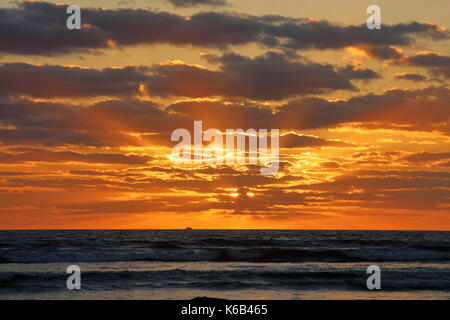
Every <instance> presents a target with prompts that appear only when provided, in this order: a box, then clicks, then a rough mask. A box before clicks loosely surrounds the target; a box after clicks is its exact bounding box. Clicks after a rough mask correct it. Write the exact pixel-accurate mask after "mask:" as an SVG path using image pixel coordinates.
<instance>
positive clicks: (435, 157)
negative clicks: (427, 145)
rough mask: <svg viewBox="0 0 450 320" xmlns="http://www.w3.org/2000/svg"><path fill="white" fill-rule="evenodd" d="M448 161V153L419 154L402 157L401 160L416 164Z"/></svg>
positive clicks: (449, 154)
mask: <svg viewBox="0 0 450 320" xmlns="http://www.w3.org/2000/svg"><path fill="white" fill-rule="evenodd" d="M448 159H450V152H441V153H430V152H420V153H414V154H410V155H408V156H405V157H403V160H407V161H409V162H417V163H425V162H433V161H440V160H448Z"/></svg>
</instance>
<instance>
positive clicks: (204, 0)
mask: <svg viewBox="0 0 450 320" xmlns="http://www.w3.org/2000/svg"><path fill="white" fill-rule="evenodd" d="M167 1H169V2H170V3H171V4H172V5H174V6H175V7H181V8H188V7H195V6H227V5H228V3H227V2H226V1H225V0H167Z"/></svg>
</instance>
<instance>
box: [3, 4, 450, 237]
mask: <svg viewBox="0 0 450 320" xmlns="http://www.w3.org/2000/svg"><path fill="white" fill-rule="evenodd" d="M71 4H75V5H79V6H80V7H81V10H82V11H81V12H82V29H81V30H68V29H67V27H66V19H67V17H68V15H67V14H66V8H67V6H68V5H71ZM371 4H377V5H379V6H380V7H381V17H382V29H381V30H369V29H368V28H367V27H366V19H367V17H368V14H367V13H366V8H367V7H368V6H369V5H371ZM449 12H450V1H448V0H434V1H432V4H431V2H430V1H422V0H417V1H416V0H408V1H406V0H396V1H388V0H386V1H381V0H380V1H377V2H376V3H374V2H373V1H365V0H358V1H357V0H352V1H350V0H340V1H335V0H326V1H324V0H321V1H317V0H279V1H275V0H270V1H269V0H264V1H262V0H97V1H89V0H85V1H82V0H79V1H75V0H74V1H70V3H68V4H61V2H60V1H48V2H44V1H42V2H39V1H36V2H21V1H18V2H10V1H6V0H0V229H108V228H125V229H126V228H130V229H131V228H142V229H144V228H164V229H172V228H174V229H175V228H185V227H187V226H192V227H193V228H198V229H218V228H229V229H412V230H450V91H449V90H450V88H449V79H450V31H449V30H450V22H449V19H448V18H449ZM194 120H202V121H203V127H204V129H208V128H218V129H220V130H225V129H228V128H229V129H234V128H242V129H244V130H246V129H249V128H255V129H260V128H264V129H268V130H270V129H280V131H281V133H282V137H281V139H280V146H281V149H280V161H281V162H280V170H279V172H278V173H277V174H275V175H272V176H263V175H261V174H260V170H259V167H258V166H255V165H223V166H218V165H204V164H198V165H197V164H192V165H176V164H174V163H173V162H172V161H171V159H170V157H169V155H170V153H171V149H172V147H173V146H174V145H175V144H176V142H172V141H170V134H171V132H172V131H173V130H174V129H176V128H186V129H188V130H191V131H192V130H193V122H194ZM247 193H248V194H250V196H248V195H247ZM237 194H239V195H237Z"/></svg>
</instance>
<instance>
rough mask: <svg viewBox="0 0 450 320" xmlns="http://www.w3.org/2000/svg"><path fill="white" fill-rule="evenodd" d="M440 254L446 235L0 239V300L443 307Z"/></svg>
mask: <svg viewBox="0 0 450 320" xmlns="http://www.w3.org/2000/svg"><path fill="white" fill-rule="evenodd" d="M449 249H450V232H425V231H331V230H35V231H0V299H2V300H3V299H156V300H158V299H192V298H195V297H211V298H224V299H449V298H450V250H449ZM70 265H77V266H79V267H80V269H81V290H68V289H67V286H66V280H67V278H68V277H69V276H70V274H67V273H66V269H67V267H68V266H70ZM370 265H377V266H379V267H380V269H381V289H380V290H368V289H367V286H366V280H367V278H368V277H369V276H370V274H367V267H368V266H370Z"/></svg>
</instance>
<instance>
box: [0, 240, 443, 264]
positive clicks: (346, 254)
mask: <svg viewBox="0 0 450 320" xmlns="http://www.w3.org/2000/svg"><path fill="white" fill-rule="evenodd" d="M114 261H161V262H202V261H205V262H255V263H276V262H331V263H334V262H335V263H342V262H373V261H376V262H414V261H417V262H439V261H450V252H449V251H448V250H442V248H438V250H415V249H406V248H405V249H402V250H393V249H389V248H383V249H376V248H375V249H374V248H371V249H364V248H363V249H355V248H349V249H344V248H319V249H318V248H302V249H296V248H215V247H210V248H180V247H178V246H175V247H171V246H170V244H165V243H161V244H159V245H158V246H154V247H152V248H148V249H146V250H140V251H139V250H134V251H133V250H124V249H120V250H119V249H111V250H106V249H103V250H97V251H96V250H75V248H73V249H71V250H65V251H10V252H9V253H6V254H3V256H0V263H48V262H114Z"/></svg>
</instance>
